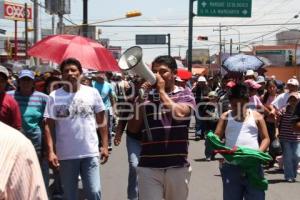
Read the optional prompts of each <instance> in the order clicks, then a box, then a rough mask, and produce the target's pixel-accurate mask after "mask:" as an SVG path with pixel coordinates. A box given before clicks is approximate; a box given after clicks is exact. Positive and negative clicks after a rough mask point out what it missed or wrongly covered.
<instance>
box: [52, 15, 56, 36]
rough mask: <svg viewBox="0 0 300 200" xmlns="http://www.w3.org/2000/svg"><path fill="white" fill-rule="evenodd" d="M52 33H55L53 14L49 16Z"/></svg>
mask: <svg viewBox="0 0 300 200" xmlns="http://www.w3.org/2000/svg"><path fill="white" fill-rule="evenodd" d="M51 26H52V34H53V35H54V34H55V15H52V18H51Z"/></svg>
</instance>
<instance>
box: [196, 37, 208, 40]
mask: <svg viewBox="0 0 300 200" xmlns="http://www.w3.org/2000/svg"><path fill="white" fill-rule="evenodd" d="M197 39H198V40H208V37H207V36H198V38H197Z"/></svg>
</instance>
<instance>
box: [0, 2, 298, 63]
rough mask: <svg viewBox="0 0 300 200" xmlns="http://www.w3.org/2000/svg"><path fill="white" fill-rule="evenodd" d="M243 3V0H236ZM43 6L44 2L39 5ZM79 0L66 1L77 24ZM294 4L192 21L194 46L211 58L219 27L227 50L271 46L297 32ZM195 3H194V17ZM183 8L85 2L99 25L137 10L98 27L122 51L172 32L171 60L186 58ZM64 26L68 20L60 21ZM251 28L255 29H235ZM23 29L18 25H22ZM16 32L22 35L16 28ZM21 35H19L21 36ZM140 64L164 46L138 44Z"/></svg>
mask: <svg viewBox="0 0 300 200" xmlns="http://www.w3.org/2000/svg"><path fill="white" fill-rule="evenodd" d="M241 1H242V0H241ZM14 2H19V3H25V2H27V3H29V2H31V1H30V0H15V1H14ZM40 3H41V4H44V0H42V1H40ZM82 4H83V3H82V0H71V14H69V15H65V17H66V18H68V19H70V20H71V21H72V22H74V23H76V24H80V23H81V22H82ZM299 5H300V4H299V0H252V17H251V18H222V17H209V18H208V17H194V23H193V24H194V26H206V27H194V31H193V35H194V37H193V48H208V49H209V50H210V54H214V53H216V52H217V51H218V48H219V47H218V42H219V32H218V31H216V29H218V25H219V24H220V23H221V24H222V25H223V26H228V27H227V28H223V29H224V31H222V35H223V36H222V40H224V42H225V44H226V45H225V49H227V50H228V49H229V41H230V39H231V38H232V39H233V43H234V46H233V47H234V48H233V49H234V50H235V51H237V49H236V47H237V46H238V42H239V37H238V36H239V35H240V41H241V50H245V51H247V50H249V46H250V47H251V45H253V44H273V43H274V42H275V35H276V33H278V32H279V31H284V30H287V29H297V28H300V17H299V18H294V16H295V15H297V14H299V11H300V6H299ZM196 7H197V2H195V3H194V13H196V10H197V9H196ZM188 8H189V0H105V1H104V0H88V11H89V14H88V18H89V22H95V21H102V20H109V19H115V18H119V17H123V16H124V15H125V13H126V12H128V11H132V10H139V11H140V12H141V13H142V16H140V17H136V18H129V19H123V20H119V21H114V22H107V23H100V24H98V27H97V28H99V29H101V32H102V34H101V35H100V37H101V38H109V39H110V44H111V45H115V46H122V50H126V49H127V48H129V47H131V46H134V45H135V35H136V34H168V33H170V34H171V54H172V55H173V56H179V55H180V56H182V57H184V56H185V52H186V49H187V44H188V27H187V25H188ZM40 13H41V18H40V25H41V27H42V28H51V16H49V15H48V14H46V13H45V12H44V9H42V8H40ZM65 23H66V24H69V22H67V21H65ZM287 23H299V24H297V25H284V26H283V25H273V26H255V25H257V24H287ZM0 24H1V26H2V27H4V28H5V29H7V30H8V34H13V27H14V23H13V21H8V20H3V19H0ZM107 25H164V26H169V25H181V26H184V27H163V28H162V27H149V28H148V27H139V28H132V27H105V26H107ZM237 25H254V26H237ZM21 29H22V27H21ZM20 32H22V31H21V30H20ZM20 34H21V33H20ZM197 36H207V37H208V41H199V40H197ZM142 47H143V53H144V61H145V62H148V63H150V62H151V61H152V60H153V59H154V58H155V57H156V56H158V55H162V54H167V53H168V49H167V45H150V46H149V45H143V46H142Z"/></svg>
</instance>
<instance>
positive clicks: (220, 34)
mask: <svg viewBox="0 0 300 200" xmlns="http://www.w3.org/2000/svg"><path fill="white" fill-rule="evenodd" d="M222 28H223V27H222V25H221V23H219V29H213V31H219V56H218V63H219V65H220V67H221V65H222V31H223V30H222ZM225 30H226V31H227V30H228V29H225Z"/></svg>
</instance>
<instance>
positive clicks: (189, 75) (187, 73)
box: [177, 68, 192, 80]
mask: <svg viewBox="0 0 300 200" xmlns="http://www.w3.org/2000/svg"><path fill="white" fill-rule="evenodd" d="M177 76H179V77H180V78H181V79H182V80H189V79H191V78H192V73H191V72H190V71H188V70H186V69H182V68H178V69H177Z"/></svg>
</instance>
